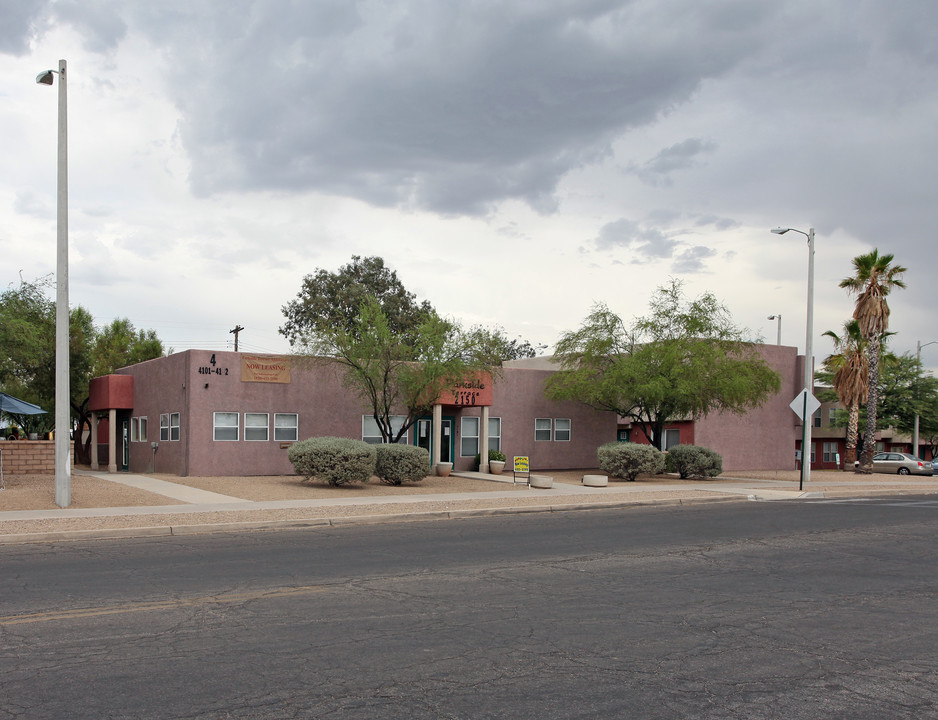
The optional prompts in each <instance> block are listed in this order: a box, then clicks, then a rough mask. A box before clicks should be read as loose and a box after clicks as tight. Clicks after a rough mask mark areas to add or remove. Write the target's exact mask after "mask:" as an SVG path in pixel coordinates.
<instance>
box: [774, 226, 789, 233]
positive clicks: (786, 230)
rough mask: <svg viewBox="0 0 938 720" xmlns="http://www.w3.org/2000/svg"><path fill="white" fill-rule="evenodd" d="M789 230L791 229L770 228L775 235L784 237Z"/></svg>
mask: <svg viewBox="0 0 938 720" xmlns="http://www.w3.org/2000/svg"><path fill="white" fill-rule="evenodd" d="M789 230H791V228H781V227H777V228H772V232H773V233H775V234H776V235H784V234H785V233H787V232H788V231H789Z"/></svg>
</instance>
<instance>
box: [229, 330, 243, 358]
mask: <svg viewBox="0 0 938 720" xmlns="http://www.w3.org/2000/svg"><path fill="white" fill-rule="evenodd" d="M242 330H244V328H243V327H241V326H240V325H235V326H234V330H229V331H228V332H230V333H233V334H234V336H235V349H234V351H235V352H238V333H239V332H241V331H242Z"/></svg>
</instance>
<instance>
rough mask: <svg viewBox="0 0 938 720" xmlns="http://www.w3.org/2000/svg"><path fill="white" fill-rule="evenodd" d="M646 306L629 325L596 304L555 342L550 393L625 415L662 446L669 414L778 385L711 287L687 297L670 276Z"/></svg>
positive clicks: (750, 397) (737, 407)
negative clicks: (555, 367)
mask: <svg viewBox="0 0 938 720" xmlns="http://www.w3.org/2000/svg"><path fill="white" fill-rule="evenodd" d="M650 310H651V312H650V314H649V315H647V316H646V317H643V318H639V319H638V320H636V321H635V323H634V324H633V325H632V327H631V328H626V327H625V324H624V323H623V322H622V320H621V318H619V316H618V315H616V314H615V313H613V312H611V311H610V310H609V309H608V308H607V307H606V306H605V305H603V304H598V305H596V306H594V308H593V311H592V312H591V313H590V315H589V316H588V317H587V318H586V321H585V323H584V324H583V326H582V327H581V328H580V329H579V330H575V331H573V332H568V333H565V334H564V335H563V337H562V338H561V340H560V342H559V343H558V344H557V350H556V358H557V360H558V361H559V363H560V366H561V370H560V371H558V372H557V373H555V374H554V375H553V376H552V377H551V378H550V379H549V380H548V382H547V387H546V393H547V395H548V397H551V398H553V399H556V400H579V401H581V402H584V403H586V404H587V405H590V406H591V407H594V408H597V409H600V410H609V411H611V412H615V413H617V414H619V415H621V416H623V417H627V418H630V419H631V420H632V421H633V422H635V423H637V424H638V427H639V428H640V429H641V430H642V432H643V433H644V435H645V436H646V438H647V439H648V441H649V442H650V443H651V444H652V445H654V446H655V447H656V448H658V449H660V448H661V442H662V437H663V431H664V426H665V425H666V424H667V423H668V422H669V421H671V420H675V419H687V418H694V419H696V418H699V417H703V416H706V415H708V414H709V413H711V412H727V411H728V412H733V413H743V412H745V411H746V410H748V409H750V408H753V407H758V406H759V405H761V404H762V403H764V402H765V401H766V400H767V399H768V398H769V397H770V396H771V395H773V394H774V393H777V392H778V391H779V388H780V387H781V379H780V378H779V375H778V373H776V372H775V371H774V370H772V369H771V368H770V367H769V366H768V364H767V363H766V362H765V359H764V358H763V357H762V356H761V355H760V354H759V353H758V352H757V351H756V349H755V347H754V346H753V345H752V344H751V343H747V342H744V341H743V337H742V330H740V329H738V328H737V327H736V326H735V325H734V324H733V322H732V319H731V318H730V315H729V312H728V311H727V309H726V308H725V307H724V306H723V305H721V304H720V303H719V302H718V301H717V300H716V298H715V297H714V296H713V295H712V294H710V293H706V294H704V295H701V296H700V297H699V298H697V299H695V300H693V301H690V302H688V301H686V300H685V298H684V294H683V288H682V284H681V283H680V282H679V281H677V280H672V281H671V283H670V285H666V286H663V287H659V288H658V289H657V291H656V292H655V294H654V296H653V297H652V300H651V303H650Z"/></svg>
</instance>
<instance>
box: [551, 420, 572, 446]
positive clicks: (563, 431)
mask: <svg viewBox="0 0 938 720" xmlns="http://www.w3.org/2000/svg"><path fill="white" fill-rule="evenodd" d="M554 440H556V441H558V442H568V441H569V440H570V418H555V419H554Z"/></svg>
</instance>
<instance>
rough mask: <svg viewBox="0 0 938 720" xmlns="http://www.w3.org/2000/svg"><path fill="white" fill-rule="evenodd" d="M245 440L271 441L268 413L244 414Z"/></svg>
mask: <svg viewBox="0 0 938 720" xmlns="http://www.w3.org/2000/svg"><path fill="white" fill-rule="evenodd" d="M244 439H245V440H250V441H267V440H269V439H270V415H268V414H267V413H249V412H246V413H244Z"/></svg>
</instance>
